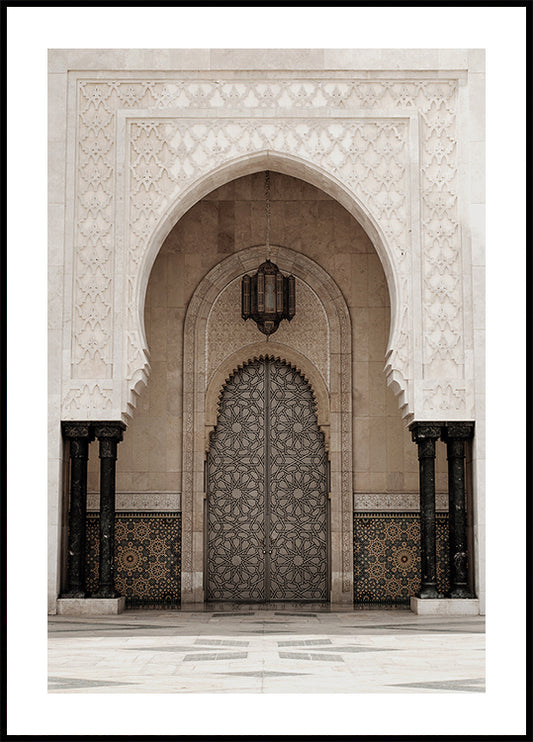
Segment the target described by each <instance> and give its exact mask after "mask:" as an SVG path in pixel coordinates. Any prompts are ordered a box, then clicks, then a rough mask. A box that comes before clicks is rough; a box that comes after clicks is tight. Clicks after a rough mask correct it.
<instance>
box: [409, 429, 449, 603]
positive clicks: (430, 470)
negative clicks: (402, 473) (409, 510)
mask: <svg viewBox="0 0 533 742" xmlns="http://www.w3.org/2000/svg"><path fill="white" fill-rule="evenodd" d="M410 429H411V435H412V438H413V440H414V441H415V443H416V444H417V445H418V462H419V469H420V556H421V562H422V580H421V585H420V592H419V594H418V597H419V598H441V597H442V595H440V594H439V592H438V590H437V538H436V523H435V441H436V440H438V438H440V435H441V429H442V426H441V424H440V423H413V424H412V425H411V426H410Z"/></svg>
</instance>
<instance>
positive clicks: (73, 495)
mask: <svg viewBox="0 0 533 742" xmlns="http://www.w3.org/2000/svg"><path fill="white" fill-rule="evenodd" d="M61 430H62V433H63V438H64V439H65V440H68V441H69V442H70V510H69V530H68V555H67V568H68V573H67V588H66V590H65V592H64V593H62V594H61V596H60V597H61V598H85V595H86V593H85V539H86V536H85V531H86V527H85V518H86V510H87V459H88V458H89V443H90V441H92V440H94V435H93V432H92V429H91V425H90V423H88V422H63V423H61Z"/></svg>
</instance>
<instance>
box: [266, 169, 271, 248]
mask: <svg viewBox="0 0 533 742" xmlns="http://www.w3.org/2000/svg"><path fill="white" fill-rule="evenodd" d="M265 212H266V237H265V242H266V248H267V259H268V260H270V172H269V171H268V170H265Z"/></svg>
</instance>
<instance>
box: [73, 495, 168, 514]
mask: <svg viewBox="0 0 533 742" xmlns="http://www.w3.org/2000/svg"><path fill="white" fill-rule="evenodd" d="M99 510H100V494H99V493H98V492H89V493H88V494H87V512H99ZM115 510H116V511H117V512H132V513H144V512H148V511H150V512H155V513H166V512H180V511H181V492H117V494H116V500H115Z"/></svg>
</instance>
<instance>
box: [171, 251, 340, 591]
mask: <svg viewBox="0 0 533 742" xmlns="http://www.w3.org/2000/svg"><path fill="white" fill-rule="evenodd" d="M264 249H265V248H264V246H256V247H251V248H248V249H246V250H242V251H240V252H238V253H235V254H233V255H231V256H230V257H228V258H226V259H225V260H223V261H222V262H220V263H219V264H218V265H216V266H215V267H214V268H213V269H212V270H211V271H209V272H208V273H207V275H206V276H205V277H204V279H203V280H202V281H201V282H200V284H199V285H198V287H197V289H196V291H195V292H194V294H193V296H192V298H191V300H190V302H189V305H188V308H187V313H186V316H185V322H184V374H183V439H182V440H183V458H182V461H183V474H182V523H183V532H182V583H181V584H182V601H183V602H184V603H187V602H202V601H203V599H204V571H203V570H204V555H203V540H204V522H203V518H204V496H205V482H204V460H205V451H206V446H205V430H206V427H207V428H209V426H210V425H212V423H213V399H214V397H215V395H216V391H215V384H216V383H218V382H219V381H220V380H221V379H223V377H224V376H225V374H226V368H221V370H220V374H218V375H217V374H215V376H214V377H213V378H216V379H217V381H216V382H214V381H212V383H211V385H210V387H209V386H208V380H207V378H206V347H207V320H208V316H209V312H210V310H211V307H212V306H213V303H214V302H215V300H216V298H217V297H218V296H219V294H220V293H221V292H222V291H224V289H225V288H226V286H227V285H228V284H229V283H230V282H231V281H233V280H234V279H235V278H236V277H238V276H241V275H243V274H244V273H245V272H247V271H249V270H253V268H254V267H255V266H256V265H257V264H258V262H259V261H260V260H261V258H262V256H264ZM271 254H272V259H273V260H274V261H275V262H276V264H277V265H278V267H279V268H280V270H282V271H286V272H291V273H292V274H293V275H294V276H295V277H296V278H297V279H300V280H302V281H304V282H305V283H306V284H307V285H308V286H309V287H310V288H311V289H312V290H313V291H314V292H315V294H316V296H317V297H318V299H319V300H320V302H321V304H322V306H323V308H324V311H325V314H326V317H327V320H328V324H329V331H330V337H331V343H330V369H331V372H330V384H329V389H328V390H327V398H328V401H329V405H328V407H329V426H330V435H329V449H330V466H331V520H332V524H333V525H332V530H331V600H332V602H335V603H351V602H352V600H353V516H352V513H353V502H352V499H353V498H352V461H353V456H352V371H351V363H352V357H351V320H350V314H349V311H348V308H347V306H346V302H345V300H344V297H343V296H342V293H341V292H340V290H339V288H338V286H337V285H336V284H335V282H334V281H333V279H332V278H331V277H330V276H329V275H328V273H326V271H324V269H323V268H321V267H320V266H319V265H318V264H317V263H315V262H314V261H313V260H311V259H310V258H308V257H307V256H305V255H303V254H302V253H297V252H295V251H293V250H290V249H288V248H286V247H282V246H272V247H271ZM265 345H266V343H265ZM268 345H270V343H268ZM256 350H258V349H256ZM281 351H282V352H283V355H284V356H286V357H287V360H289V362H291V360H292V362H293V363H294V365H298V363H299V364H300V365H306V366H307V367H308V373H309V374H310V375H313V376H315V377H317V378H318V376H319V374H318V372H316V373H314V372H313V371H312V362H310V361H307V362H305V361H304V360H303V359H302V358H299V359H298V358H296V356H297V355H298V354H294V351H292V350H291V348H290V347H286V348H283V349H280V352H281ZM250 352H251V349H247V348H243V349H242V350H241V356H240V360H239V361H238V362H237V363H236V365H239V363H242V362H245V361H246V360H247V359H248V358H249V357H250ZM252 354H253V351H252ZM226 363H228V364H229V365H231V364H233V363H235V359H227V360H226ZM228 367H229V366H228ZM222 383H223V382H222ZM320 386H321V385H320V383H319V382H318V381H316V388H315V394H316V392H317V389H319V388H320ZM321 392H322V396H323V397H324V396H326V393H325V390H324V389H323V388H322V390H321ZM207 402H209V405H210V410H209V411H207V410H206V403H207ZM323 406H324V405H323ZM323 417H327V415H326V414H324V415H323Z"/></svg>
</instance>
